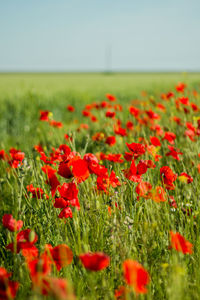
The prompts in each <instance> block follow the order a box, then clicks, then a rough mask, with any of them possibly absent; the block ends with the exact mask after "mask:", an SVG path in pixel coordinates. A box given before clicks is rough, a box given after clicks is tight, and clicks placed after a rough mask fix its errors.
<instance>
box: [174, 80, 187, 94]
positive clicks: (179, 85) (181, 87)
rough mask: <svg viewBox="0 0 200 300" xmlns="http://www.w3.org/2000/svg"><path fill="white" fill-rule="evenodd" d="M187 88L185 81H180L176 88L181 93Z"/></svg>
mask: <svg viewBox="0 0 200 300" xmlns="http://www.w3.org/2000/svg"><path fill="white" fill-rule="evenodd" d="M185 88H186V84H185V83H183V82H179V84H178V85H177V86H176V90H177V92H179V93H183V92H184V89H185Z"/></svg>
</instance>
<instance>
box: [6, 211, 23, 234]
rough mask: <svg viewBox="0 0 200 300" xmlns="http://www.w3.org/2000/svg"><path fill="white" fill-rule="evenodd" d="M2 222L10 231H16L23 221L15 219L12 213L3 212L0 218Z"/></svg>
mask: <svg viewBox="0 0 200 300" xmlns="http://www.w3.org/2000/svg"><path fill="white" fill-rule="evenodd" d="M2 223H3V226H4V227H5V228H7V229H8V230H10V231H18V230H20V229H21V228H22V226H23V221H21V220H19V221H16V220H15V219H14V218H13V216H12V215H10V214H5V215H4V216H3V218H2Z"/></svg>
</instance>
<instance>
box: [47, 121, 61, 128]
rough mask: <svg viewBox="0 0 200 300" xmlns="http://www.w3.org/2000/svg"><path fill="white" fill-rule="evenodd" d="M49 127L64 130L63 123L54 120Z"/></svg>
mask: <svg viewBox="0 0 200 300" xmlns="http://www.w3.org/2000/svg"><path fill="white" fill-rule="evenodd" d="M49 125H50V126H53V127H56V128H62V127H63V124H62V122H58V121H54V120H51V121H50V122H49Z"/></svg>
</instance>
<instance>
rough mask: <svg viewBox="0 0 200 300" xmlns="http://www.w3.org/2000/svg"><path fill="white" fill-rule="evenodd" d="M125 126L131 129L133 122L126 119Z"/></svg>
mask: <svg viewBox="0 0 200 300" xmlns="http://www.w3.org/2000/svg"><path fill="white" fill-rule="evenodd" d="M126 128H127V129H128V130H133V129H134V126H133V122H131V121H127V122H126Z"/></svg>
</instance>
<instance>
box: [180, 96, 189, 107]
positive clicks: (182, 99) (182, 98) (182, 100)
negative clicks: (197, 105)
mask: <svg viewBox="0 0 200 300" xmlns="http://www.w3.org/2000/svg"><path fill="white" fill-rule="evenodd" d="M179 101H180V102H181V103H182V104H184V105H189V104H190V103H189V99H188V97H181V98H179Z"/></svg>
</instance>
